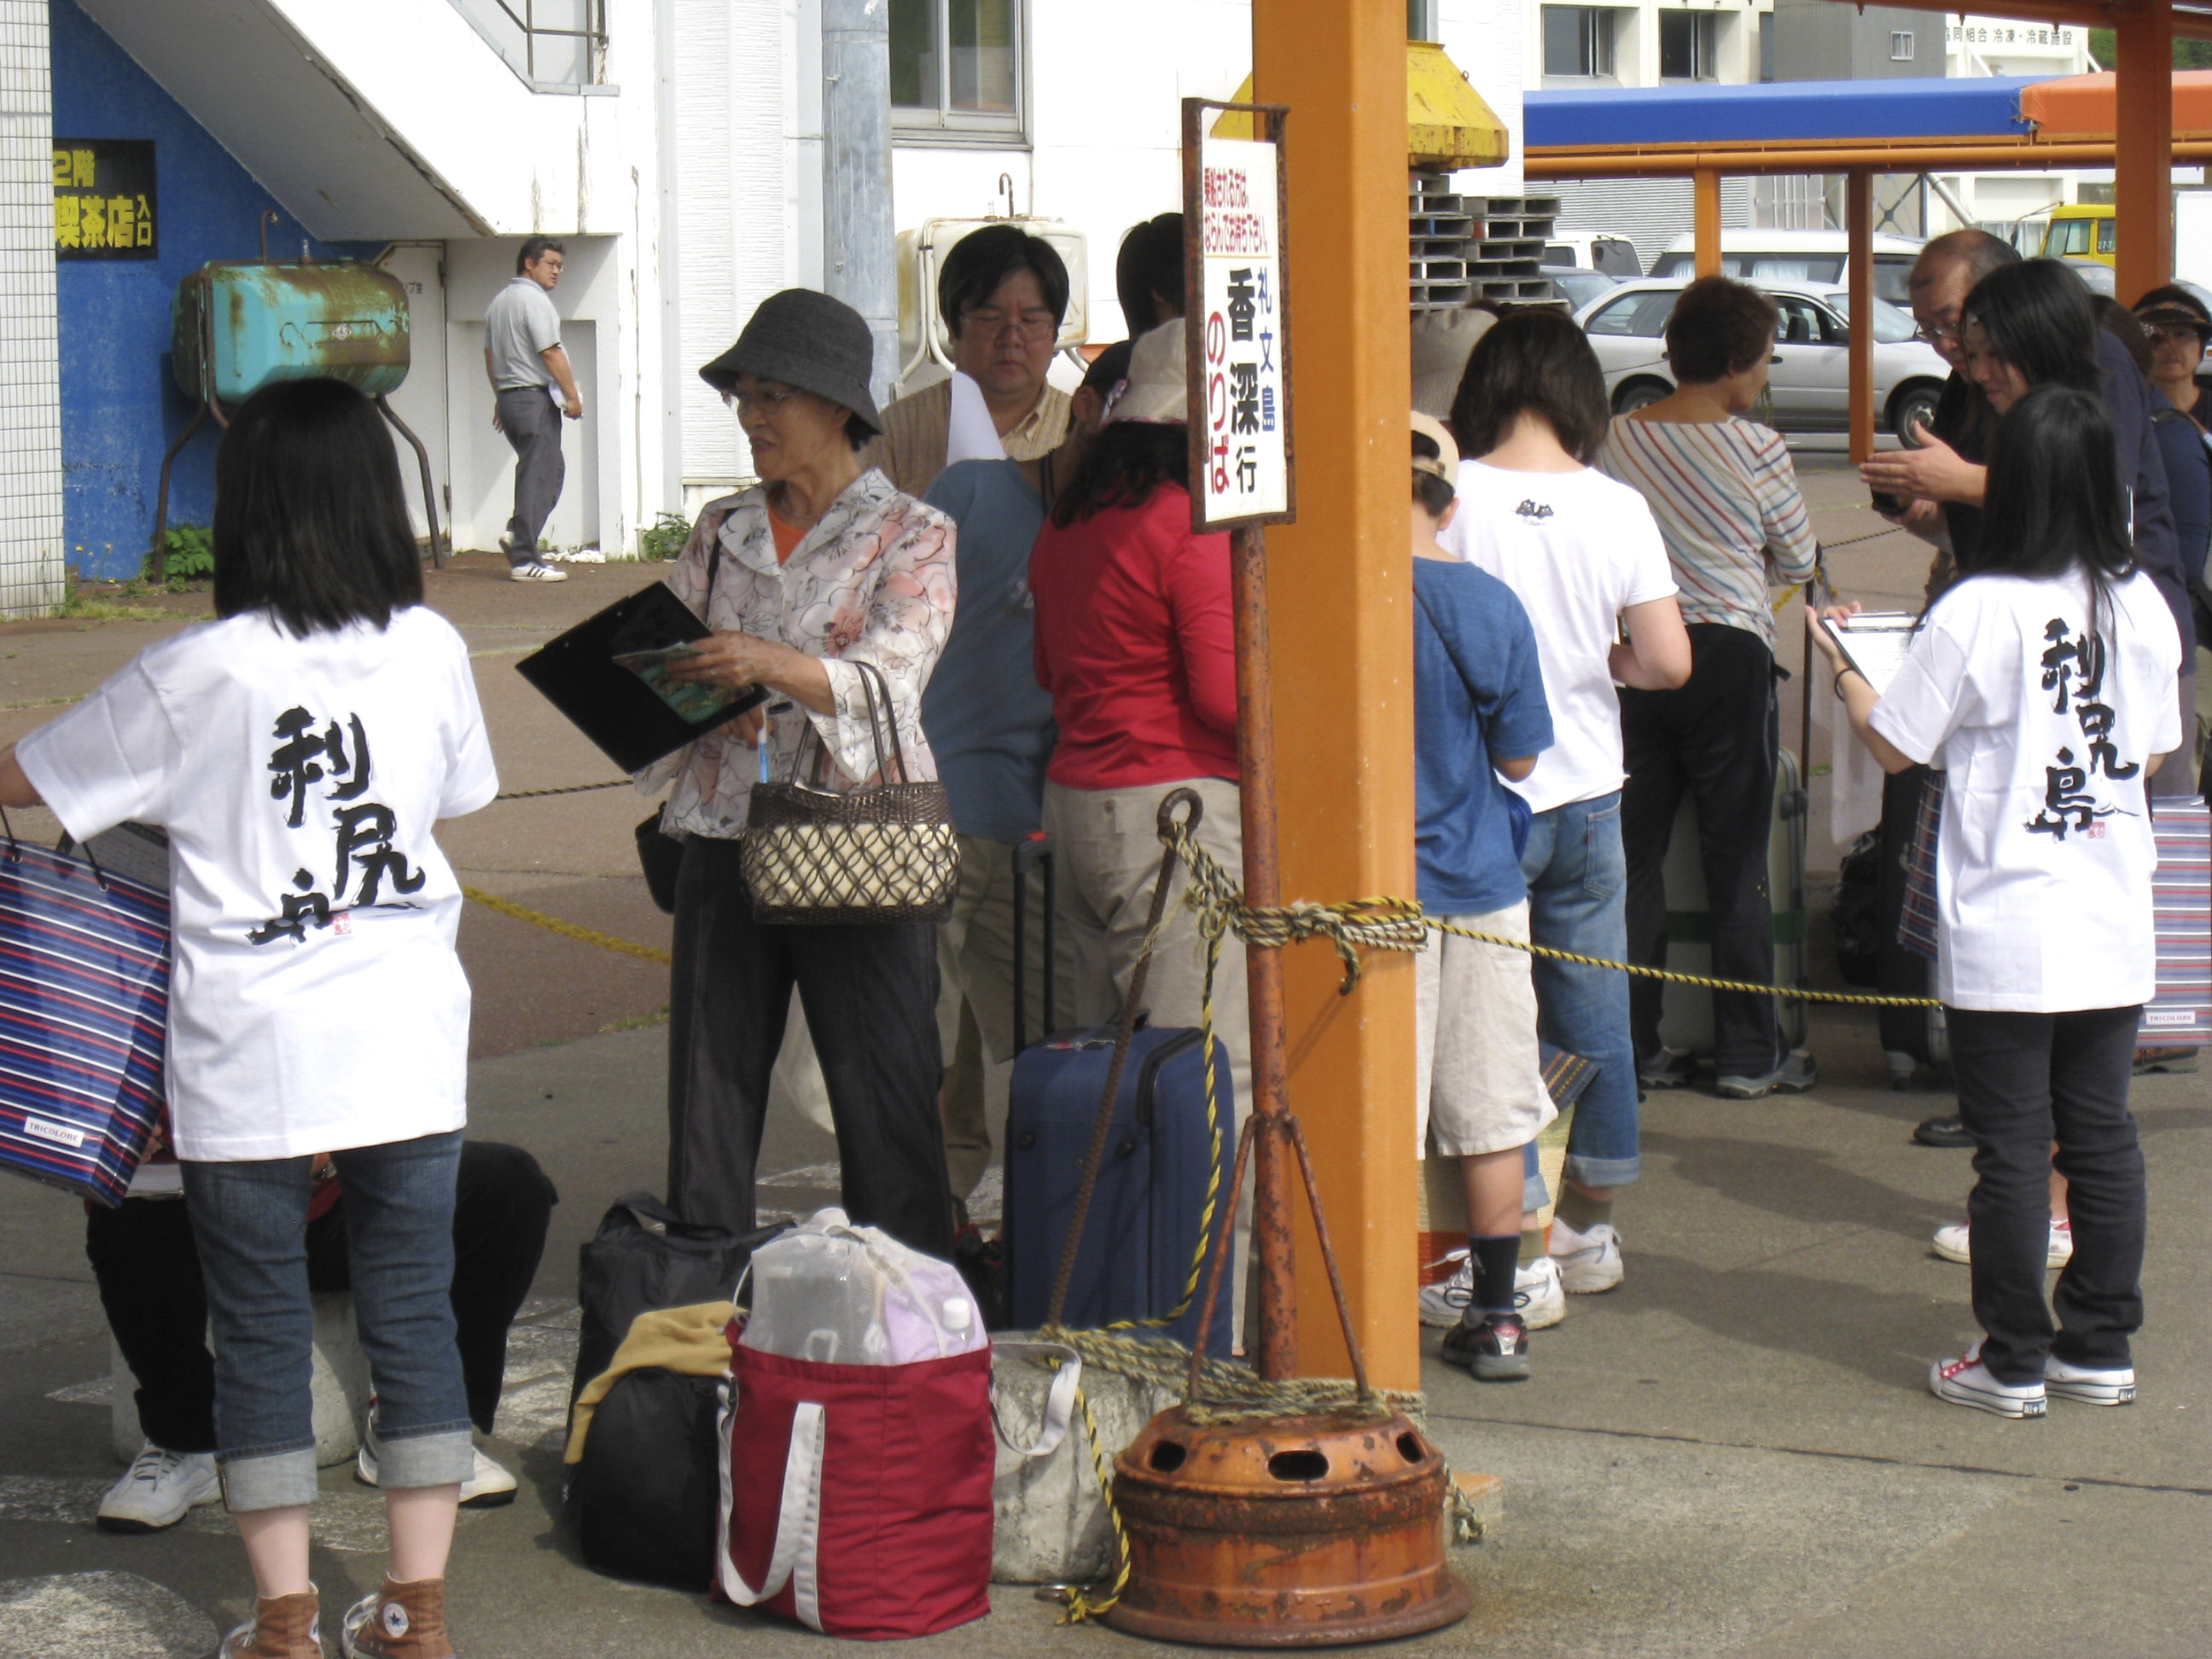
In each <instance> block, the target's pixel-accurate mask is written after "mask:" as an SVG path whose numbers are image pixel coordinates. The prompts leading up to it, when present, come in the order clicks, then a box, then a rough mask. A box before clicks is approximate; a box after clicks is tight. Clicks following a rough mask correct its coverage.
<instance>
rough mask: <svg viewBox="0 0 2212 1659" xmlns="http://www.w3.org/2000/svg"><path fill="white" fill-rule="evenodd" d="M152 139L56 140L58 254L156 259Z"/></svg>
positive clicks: (157, 236)
mask: <svg viewBox="0 0 2212 1659" xmlns="http://www.w3.org/2000/svg"><path fill="white" fill-rule="evenodd" d="M159 200H160V198H159V197H158V196H157V195H156V194H155V189H154V141H153V140H152V139H151V138H57V139H55V140H54V258H57V259H152V258H158V257H159V255H160V253H161V216H160V213H159V210H158V208H157V204H158V202H159Z"/></svg>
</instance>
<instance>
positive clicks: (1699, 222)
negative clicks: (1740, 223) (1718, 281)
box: [1691, 167, 1721, 276]
mask: <svg viewBox="0 0 2212 1659" xmlns="http://www.w3.org/2000/svg"><path fill="white" fill-rule="evenodd" d="M1691 199H1692V228H1693V229H1694V230H1695V231H1696V233H1697V254H1696V256H1695V257H1696V261H1697V271H1698V275H1699V276H1719V275H1720V274H1721V175H1720V174H1719V173H1717V172H1716V171H1714V170H1713V169H1712V168H1711V167H1699V169H1698V170H1697V172H1696V173H1694V174H1692V198H1691Z"/></svg>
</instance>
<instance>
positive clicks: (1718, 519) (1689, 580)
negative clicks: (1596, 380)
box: [1597, 416, 1820, 647]
mask: <svg viewBox="0 0 2212 1659" xmlns="http://www.w3.org/2000/svg"><path fill="white" fill-rule="evenodd" d="M1597 464H1598V465H1599V467H1600V468H1601V469H1602V470H1603V471H1606V472H1607V473H1609V474H1611V475H1612V476H1613V477H1616V478H1618V479H1620V481H1621V483H1625V484H1626V485H1628V486H1629V487H1630V488H1631V489H1634V490H1636V491H1637V492H1638V493H1639V494H1640V495H1642V496H1643V497H1644V500H1645V501H1647V502H1649V503H1650V507H1651V516H1652V517H1653V518H1655V519H1656V520H1658V522H1659V533H1660V535H1661V536H1662V537H1663V538H1665V540H1666V543H1667V557H1668V562H1670V563H1672V564H1673V566H1674V581H1675V585H1676V586H1678V587H1679V588H1680V590H1681V592H1680V595H1679V596H1678V602H1679V603H1680V605H1681V607H1682V620H1683V621H1684V622H1686V623H1723V624H1725V625H1727V626H1728V627H1730V628H1741V629H1747V631H1749V632H1751V633H1753V634H1756V635H1759V638H1761V639H1762V640H1765V641H1766V643H1767V644H1768V646H1770V647H1771V646H1772V645H1773V643H1774V614H1773V612H1772V611H1770V610H1769V609H1768V608H1767V602H1766V591H1767V587H1768V586H1769V585H1770V584H1776V585H1778V584H1781V583H1785V582H1795V581H1802V580H1803V579H1804V578H1805V577H1807V576H1808V575H1809V574H1812V570H1813V562H1814V558H1815V557H1816V556H1818V554H1819V551H1820V544H1819V543H1818V542H1817V541H1815V540H1814V536H1813V526H1812V520H1811V519H1810V518H1809V517H1808V514H1807V513H1806V511H1805V497H1804V495H1802V493H1801V492H1800V491H1799V490H1798V488H1797V469H1796V467H1795V466H1793V465H1791V464H1790V451H1789V448H1788V447H1787V446H1786V445H1784V442H1783V441H1782V435H1781V434H1780V433H1778V432H1776V431H1774V430H1773V429H1772V428H1770V427H1764V426H1761V425H1759V423H1758V422H1756V421H1747V420H1742V419H1740V418H1738V417H1735V416H1730V417H1729V419H1727V420H1725V421H1712V422H1699V423H1697V424H1694V425H1692V424H1686V423H1683V422H1671V421H1639V420H1638V419H1636V418H1635V417H1634V416H1622V417H1621V418H1620V419H1619V420H1617V421H1615V422H1613V429H1612V431H1611V433H1610V434H1608V435H1607V438H1606V442H1605V447H1604V449H1603V450H1602V451H1601V453H1600V454H1599V456H1598V461H1597Z"/></svg>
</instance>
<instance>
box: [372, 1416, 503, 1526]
mask: <svg viewBox="0 0 2212 1659" xmlns="http://www.w3.org/2000/svg"><path fill="white" fill-rule="evenodd" d="M378 1449H379V1448H378V1444H377V1439H376V1407H375V1404H374V1401H372V1402H371V1403H370V1405H369V1408H368V1415H367V1416H365V1417H364V1418H363V1419H362V1425H361V1449H360V1450H359V1451H357V1452H356V1453H355V1454H354V1456H353V1478H354V1479H355V1480H358V1481H360V1482H361V1484H362V1486H375V1485H376V1484H377V1479H376V1464H377V1453H378ZM471 1450H472V1451H474V1452H475V1454H476V1468H474V1469H473V1470H472V1471H471V1473H470V1475H469V1478H468V1479H467V1480H464V1481H462V1482H461V1507H462V1508H463V1509H465V1510H495V1509H497V1508H499V1507H500V1506H501V1504H512V1503H513V1502H514V1489H515V1480H514V1476H513V1474H509V1473H508V1472H507V1469H506V1468H504V1467H502V1466H501V1464H498V1463H496V1462H493V1461H492V1460H491V1459H490V1458H489V1457H486V1456H485V1455H483V1449H482V1448H481V1447H472V1448H471Z"/></svg>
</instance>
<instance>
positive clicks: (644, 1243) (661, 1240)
mask: <svg viewBox="0 0 2212 1659" xmlns="http://www.w3.org/2000/svg"><path fill="white" fill-rule="evenodd" d="M786 1225H788V1224H787V1223H783V1222H778V1223H777V1224H776V1225H774V1226H771V1227H759V1228H756V1229H755V1230H754V1231H751V1232H749V1233H744V1234H738V1233H732V1232H730V1231H727V1230H726V1229H725V1228H721V1227H709V1226H702V1225H696V1224H694V1223H691V1222H688V1221H685V1220H684V1219H683V1218H681V1217H679V1216H678V1214H677V1213H676V1212H675V1211H673V1210H671V1209H670V1208H669V1207H668V1206H666V1205H665V1204H663V1203H662V1202H661V1201H660V1200H659V1199H657V1198H655V1197H654V1196H653V1194H650V1193H631V1194H627V1195H626V1196H624V1197H622V1198H618V1199H617V1200H615V1201H614V1204H613V1206H612V1207H611V1208H610V1209H609V1210H608V1211H607V1212H606V1215H605V1218H603V1219H602V1220H601V1221H600V1223H599V1233H598V1234H597V1236H596V1237H593V1238H592V1239H591V1240H590V1241H589V1242H588V1243H586V1244H585V1245H584V1246H583V1248H582V1249H581V1250H580V1252H579V1261H578V1267H577V1272H576V1300H577V1302H578V1303H579V1304H581V1306H582V1309H583V1324H582V1328H581V1329H580V1331H579V1332H578V1334H577V1339H576V1376H575V1380H574V1382H573V1383H570V1384H569V1388H568V1399H569V1401H570V1403H571V1404H572V1405H573V1404H574V1401H575V1398H576V1396H577V1395H580V1394H581V1393H582V1392H583V1391H584V1384H586V1383H588V1382H590V1381H591V1380H592V1378H593V1377H595V1376H598V1375H599V1373H600V1372H602V1371H604V1370H606V1368H607V1367H608V1365H610V1364H612V1363H613V1360H614V1357H615V1350H616V1349H617V1348H619V1347H620V1346H622V1343H623V1338H624V1337H626V1336H628V1335H629V1328H630V1324H631V1322H633V1321H635V1319H636V1318H637V1316H639V1315H640V1314H641V1313H651V1312H652V1311H653V1310H655V1309H658V1308H688V1307H690V1306H692V1305H693V1304H696V1303H700V1302H727V1301H729V1300H730V1299H731V1298H732V1296H734V1295H735V1294H736V1291H737V1288H738V1279H739V1278H741V1277H742V1276H743V1275H744V1270H745V1264H746V1263H747V1262H748V1261H750V1260H751V1259H752V1253H753V1250H754V1249H755V1248H756V1247H757V1246H758V1245H762V1244H765V1243H768V1241H769V1239H771V1238H774V1237H775V1236H776V1235H777V1234H778V1233H780V1232H781V1231H783V1230H784V1228H785V1226H786ZM594 1432H597V1431H594Z"/></svg>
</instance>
